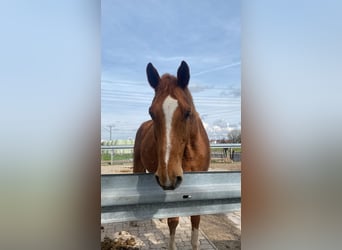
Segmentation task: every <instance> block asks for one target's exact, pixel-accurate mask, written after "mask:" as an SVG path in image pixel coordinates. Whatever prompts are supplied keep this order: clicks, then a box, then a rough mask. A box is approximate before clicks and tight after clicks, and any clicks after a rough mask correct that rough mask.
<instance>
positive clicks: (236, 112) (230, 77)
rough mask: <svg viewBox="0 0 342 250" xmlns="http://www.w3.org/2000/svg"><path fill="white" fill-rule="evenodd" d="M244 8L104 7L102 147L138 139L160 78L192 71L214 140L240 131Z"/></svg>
mask: <svg viewBox="0 0 342 250" xmlns="http://www.w3.org/2000/svg"><path fill="white" fill-rule="evenodd" d="M240 38H241V37H240V1H235V0H230V1H227V0H214V1H204V0H200V1H198V0H197V1H195V0H191V1H180V0H166V1H153V0H146V1H138V0H131V1H124V0H116V1H115V0H103V1H102V2H101V46H102V49H101V50H102V52H101V60H102V61H101V64H102V70H101V139H103V140H108V139H109V137H110V132H109V126H111V127H112V139H134V137H135V133H136V131H137V129H138V128H139V126H140V124H141V123H142V122H144V121H146V120H149V119H150V117H149V114H148V108H149V106H150V104H151V102H152V99H153V95H154V90H153V89H152V88H151V87H150V85H149V84H148V82H147V78H146V65H147V64H148V63H149V62H151V63H152V64H153V65H154V66H155V68H156V69H157V70H158V72H159V74H160V75H163V74H164V73H170V74H172V75H176V72H177V69H178V67H179V65H180V63H181V61H182V60H185V61H186V62H187V63H188V65H189V67H190V83H189V89H190V91H191V93H192V96H193V99H194V103H195V106H196V109H197V111H198V112H199V114H200V116H201V118H202V121H203V123H204V126H205V128H206V130H207V133H208V136H209V138H210V139H221V138H226V137H227V134H228V132H229V131H230V130H233V129H240V128H241V57H240Z"/></svg>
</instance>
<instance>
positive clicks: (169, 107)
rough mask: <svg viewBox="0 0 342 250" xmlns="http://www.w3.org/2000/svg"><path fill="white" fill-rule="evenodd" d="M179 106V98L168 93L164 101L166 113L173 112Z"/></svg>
mask: <svg viewBox="0 0 342 250" xmlns="http://www.w3.org/2000/svg"><path fill="white" fill-rule="evenodd" d="M177 107H178V100H177V99H175V98H173V97H172V96H170V95H168V96H167V97H166V98H165V99H164V101H163V110H164V112H165V113H169V112H173V111H175V109H176V108H177Z"/></svg>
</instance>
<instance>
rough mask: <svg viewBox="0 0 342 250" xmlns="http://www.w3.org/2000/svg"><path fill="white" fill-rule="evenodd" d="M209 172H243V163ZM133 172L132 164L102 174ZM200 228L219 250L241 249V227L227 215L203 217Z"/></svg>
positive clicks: (217, 166)
mask: <svg viewBox="0 0 342 250" xmlns="http://www.w3.org/2000/svg"><path fill="white" fill-rule="evenodd" d="M209 171H241V162H235V163H225V162H220V163H211V165H210V168H209ZM132 172H133V167H132V163H123V164H119V165H103V166H101V174H118V173H132ZM240 214H241V213H240ZM238 219H240V217H239V218H238ZM240 225H241V224H240ZM200 228H201V230H202V231H203V232H204V233H205V234H206V236H207V237H208V239H209V240H210V241H211V242H212V243H213V244H214V245H215V246H216V247H217V249H218V250H227V249H234V250H238V249H241V227H240V228H238V227H237V225H236V224H234V223H233V221H232V220H230V219H229V218H228V216H227V214H215V215H202V216H201V224H200Z"/></svg>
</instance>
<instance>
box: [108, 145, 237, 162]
mask: <svg viewBox="0 0 342 250" xmlns="http://www.w3.org/2000/svg"><path fill="white" fill-rule="evenodd" d="M133 147H134V145H133V144H132V145H111V146H101V165H108V164H110V165H114V164H121V163H125V162H133ZM210 149H211V150H210V151H211V152H210V154H211V160H212V161H223V162H225V161H233V162H240V161H241V150H240V149H241V143H220V144H210ZM237 149H238V150H237ZM117 156H126V157H122V158H120V157H117ZM116 158H119V159H116Z"/></svg>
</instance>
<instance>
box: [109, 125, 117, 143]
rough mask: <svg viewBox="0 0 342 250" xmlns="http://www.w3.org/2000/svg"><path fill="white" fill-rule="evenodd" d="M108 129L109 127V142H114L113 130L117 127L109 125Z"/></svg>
mask: <svg viewBox="0 0 342 250" xmlns="http://www.w3.org/2000/svg"><path fill="white" fill-rule="evenodd" d="M107 127H109V130H108V131H109V140H110V141H111V140H112V128H114V127H115V125H114V124H110V125H107Z"/></svg>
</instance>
